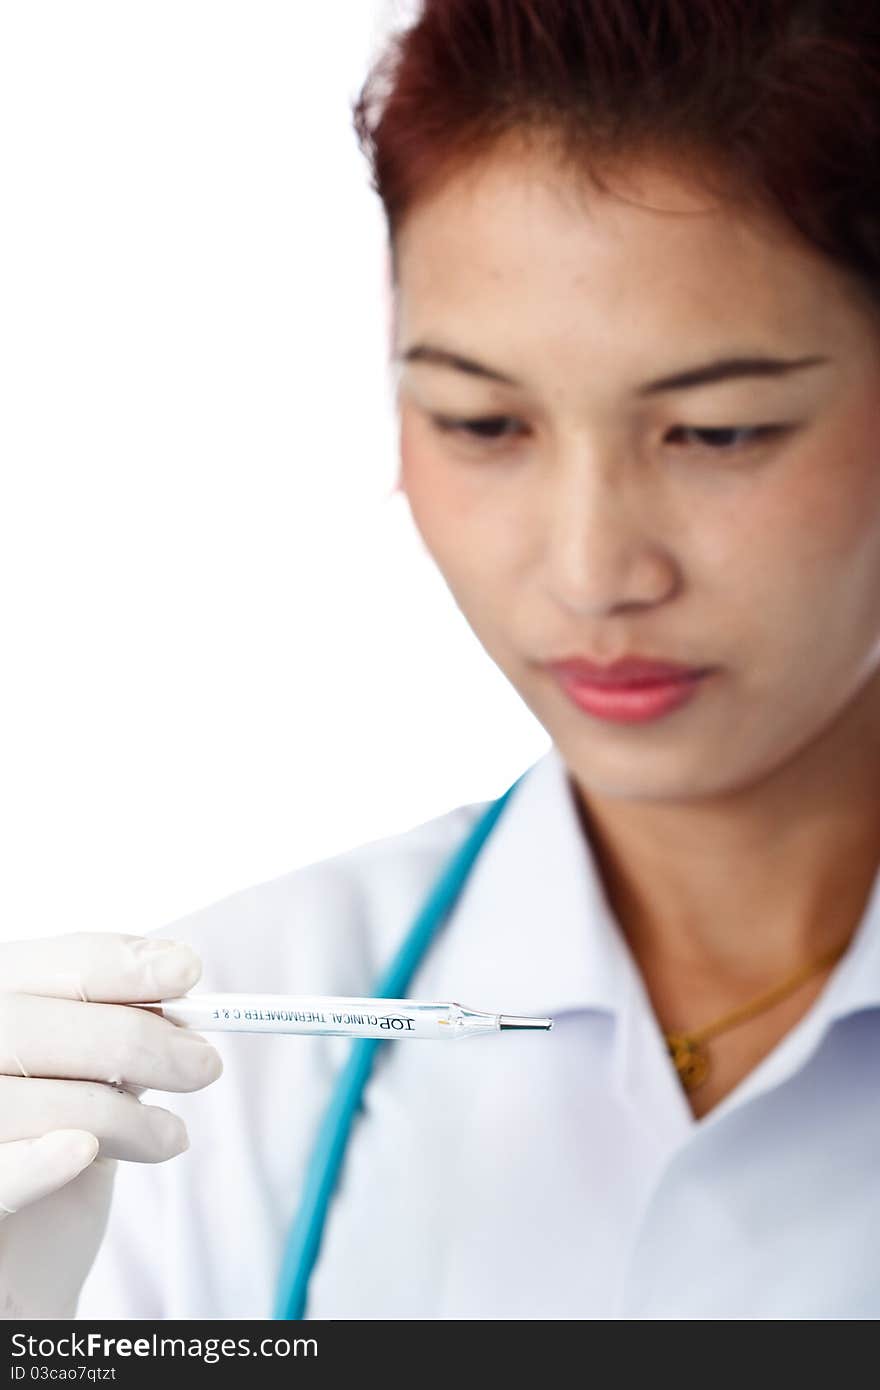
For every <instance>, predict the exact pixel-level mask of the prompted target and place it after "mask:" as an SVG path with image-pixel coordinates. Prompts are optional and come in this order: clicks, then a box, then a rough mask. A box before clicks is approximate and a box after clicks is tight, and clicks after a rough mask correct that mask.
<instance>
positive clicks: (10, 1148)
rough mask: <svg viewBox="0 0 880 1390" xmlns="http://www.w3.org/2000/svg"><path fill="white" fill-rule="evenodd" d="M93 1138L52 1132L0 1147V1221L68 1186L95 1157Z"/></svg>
mask: <svg viewBox="0 0 880 1390" xmlns="http://www.w3.org/2000/svg"><path fill="white" fill-rule="evenodd" d="M98 1149H99V1143H98V1140H97V1138H96V1137H95V1135H94V1134H89V1133H88V1132H87V1131H85V1130H82V1129H56V1130H52V1131H50V1133H48V1134H42V1135H40V1136H39V1138H37V1139H17V1140H14V1141H13V1142H12V1143H9V1144H0V1221H4V1220H5V1219H6V1217H7V1216H12V1215H13V1214H14V1213H15V1212H17V1211H20V1210H21V1208H22V1207H26V1206H28V1205H29V1203H31V1202H38V1201H39V1200H40V1198H41V1197H48V1195H49V1193H50V1192H55V1191H57V1190H58V1188H59V1187H64V1186H65V1185H66V1184H67V1183H69V1182H71V1181H72V1179H73V1178H75V1177H76V1176H77V1175H78V1174H79V1173H81V1172H82V1171H83V1169H84V1168H88V1166H89V1164H90V1163H91V1162H92V1161H93V1160H94V1159H95V1158H97V1156H98Z"/></svg>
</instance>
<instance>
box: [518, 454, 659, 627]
mask: <svg viewBox="0 0 880 1390" xmlns="http://www.w3.org/2000/svg"><path fill="white" fill-rule="evenodd" d="M547 487H548V491H547V494H546V496H547V508H548V511H547V520H546V525H545V528H544V538H545V541H544V543H545V551H544V557H543V559H544V572H545V575H546V587H547V589H548V590H549V592H550V594H551V596H552V597H553V599H554V601H555V602H556V603H557V604H558V605H559V606H560V607H561V608H564V609H566V610H567V611H568V612H570V613H571V614H572V615H573V616H576V617H598V616H604V615H606V614H611V613H618V612H624V611H628V610H630V609H638V608H643V607H653V606H655V605H656V604H659V603H665V602H668V600H669V599H671V598H673V597H674V596H675V594H676V593H677V591H678V589H679V587H680V584H681V573H680V568H679V565H678V563H677V562H676V560H675V558H674V556H673V554H672V552H671V551H670V549H669V544H668V538H667V539H663V538H662V537H661V536H660V534H659V531H658V525H659V521H658V507H657V504H656V497H654V496H653V495H652V492H651V488H650V487H649V486H648V484H647V482H646V480H645V479H644V478H643V477H640V476H639V469H638V467H637V465H630V464H628V462H627V460H626V459H624V460H623V461H621V459H620V458H619V457H617V458H611V457H608V456H604V457H600V456H598V454H597V453H596V452H595V451H591V452H590V454H589V457H585V455H584V451H583V450H580V451H579V452H578V453H577V455H576V456H575V457H569V458H568V459H566V460H563V459H560V460H559V467H558V469H557V470H556V473H555V477H554V481H553V483H552V484H550V483H548V485H547Z"/></svg>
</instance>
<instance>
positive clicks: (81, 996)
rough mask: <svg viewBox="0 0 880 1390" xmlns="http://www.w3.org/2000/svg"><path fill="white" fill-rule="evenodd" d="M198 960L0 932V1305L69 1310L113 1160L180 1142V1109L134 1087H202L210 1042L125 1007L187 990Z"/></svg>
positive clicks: (94, 938) (96, 1235)
mask: <svg viewBox="0 0 880 1390" xmlns="http://www.w3.org/2000/svg"><path fill="white" fill-rule="evenodd" d="M201 972H202V966H201V961H200V960H199V957H198V956H197V955H196V954H195V952H194V951H193V950H192V949H191V947H189V946H186V945H179V944H177V943H174V942H169V941H163V940H159V939H157V938H155V937H143V936H128V935H121V934H116V933H109V932H69V933H67V934H66V935H63V936H53V937H44V938H42V939H40V940H37V941H7V942H2V943H0V1317H3V1318H73V1317H74V1316H75V1314H76V1305H77V1301H78V1299H79V1293H80V1289H81V1288H82V1285H83V1283H84V1281H85V1278H86V1275H87V1274H88V1272H89V1270H90V1268H91V1266H92V1264H93V1262H94V1259H95V1256H96V1255H97V1253H98V1248H99V1246H100V1244H101V1240H102V1238H103V1236H104V1231H105V1229H106V1226H107V1217H108V1215H109V1212H110V1199H111V1196H112V1191H113V1178H114V1176H115V1172H116V1163H117V1160H118V1159H120V1158H125V1159H131V1160H133V1161H134V1162H136V1163H161V1162H163V1161H164V1160H165V1159H168V1158H173V1157H174V1156H175V1155H176V1154H179V1153H182V1152H183V1151H184V1149H186V1148H188V1146H189V1139H188V1137H187V1133H186V1126H185V1125H184V1124H183V1121H182V1120H180V1119H179V1118H178V1116H176V1115H175V1114H173V1113H172V1112H171V1111H170V1110H165V1109H163V1108H162V1107H161V1106H158V1105H144V1104H142V1103H141V1101H140V1100H139V1099H138V1097H139V1096H140V1095H141V1094H142V1093H143V1091H144V1090H146V1089H153V1088H156V1089H158V1090H163V1091H196V1090H198V1089H199V1088H200V1087H202V1086H207V1085H208V1084H209V1083H210V1082H211V1081H215V1080H216V1079H217V1077H218V1076H219V1075H220V1073H221V1072H222V1070H223V1063H222V1061H221V1059H220V1054H219V1053H218V1052H217V1050H216V1049H215V1048H214V1047H212V1046H211V1044H210V1043H209V1042H208V1040H207V1039H206V1038H203V1037H202V1035H201V1034H200V1033H194V1032H192V1031H191V1030H190V1029H188V1028H187V1029H184V1028H180V1027H178V1026H177V1025H175V1024H173V1023H169V1022H168V1021H167V1019H164V1018H161V1017H159V1015H158V1014H152V1013H150V1012H149V1011H148V1010H146V1009H132V1008H125V1007H124V1006H125V1004H127V1003H128V1004H130V1003H134V1002H136V1001H141V1002H143V1003H149V1002H152V1001H155V1000H158V999H163V998H165V999H167V998H170V997H172V996H174V995H178V994H185V993H186V991H187V990H188V989H190V988H191V987H192V986H193V985H194V984H195V983H196V981H197V980H198V978H199V976H200V974H201ZM49 1078H51V1079H49ZM151 1219H152V1213H151V1212H148V1211H145V1212H144V1220H145V1221H150V1220H151Z"/></svg>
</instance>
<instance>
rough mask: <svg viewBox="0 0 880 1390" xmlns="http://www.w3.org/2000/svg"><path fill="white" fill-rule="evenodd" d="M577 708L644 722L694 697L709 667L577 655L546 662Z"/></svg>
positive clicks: (610, 717)
mask: <svg viewBox="0 0 880 1390" xmlns="http://www.w3.org/2000/svg"><path fill="white" fill-rule="evenodd" d="M548 670H550V671H551V673H552V674H553V675H554V676H555V677H556V679H557V680H558V682H559V684H560V685H561V687H562V689H563V691H564V692H565V694H566V695H568V697H569V699H571V700H572V701H573V702H574V704H576V705H577V706H578V708H579V709H583V710H586V712H587V713H588V714H593V715H595V716H596V717H597V718H599V719H608V720H611V721H613V722H614V723H618V724H635V723H643V722H645V721H647V720H651V719H657V718H659V717H660V716H661V715H663V714H668V713H669V712H670V711H671V710H674V709H678V708H679V706H681V705H684V704H686V703H687V702H688V701H689V700H691V699H693V697H694V695H696V693H697V692H698V690H699V689H700V688H701V682H702V680H703V678H704V677H705V676H707V675H710V674H711V672H712V668H710V667H702V668H696V667H692V666H682V665H681V664H679V663H677V662H668V661H662V662H661V661H653V660H650V659H648V658H644V657H627V658H624V659H622V660H620V661H616V662H613V663H611V665H608V666H600V665H597V664H596V663H594V662H590V661H587V660H585V659H583V658H581V657H573V658H571V659H569V660H564V661H553V662H549V663H548Z"/></svg>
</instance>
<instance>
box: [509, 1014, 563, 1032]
mask: <svg viewBox="0 0 880 1390" xmlns="http://www.w3.org/2000/svg"><path fill="white" fill-rule="evenodd" d="M498 1027H499V1028H540V1029H542V1030H543V1031H544V1032H545V1033H547V1032H549V1031H550V1029H551V1028H552V1027H553V1019H552V1018H517V1017H516V1015H515V1014H501V1015H500V1016H499V1019H498Z"/></svg>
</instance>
